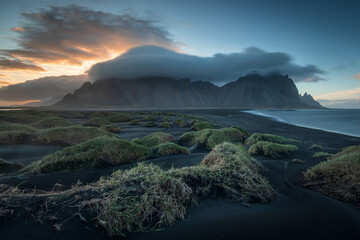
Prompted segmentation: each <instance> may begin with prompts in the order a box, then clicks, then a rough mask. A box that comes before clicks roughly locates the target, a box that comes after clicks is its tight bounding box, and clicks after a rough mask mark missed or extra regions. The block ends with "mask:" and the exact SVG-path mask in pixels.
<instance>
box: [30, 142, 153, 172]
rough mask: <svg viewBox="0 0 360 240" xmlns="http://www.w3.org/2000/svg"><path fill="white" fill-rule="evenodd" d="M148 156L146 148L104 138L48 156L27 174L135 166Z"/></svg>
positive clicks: (34, 164) (32, 166)
mask: <svg viewBox="0 0 360 240" xmlns="http://www.w3.org/2000/svg"><path fill="white" fill-rule="evenodd" d="M149 155H150V150H149V148H147V147H143V146H140V145H138V144H135V143H132V142H129V141H127V140H123V139H120V138H117V137H114V136H102V137H98V138H95V139H92V140H89V141H87V142H84V143H81V144H77V145H75V146H71V147H67V148H65V149H63V150H61V151H58V152H55V153H52V154H49V155H47V156H45V157H44V158H43V159H41V160H39V161H36V162H33V163H32V164H30V165H29V166H28V167H26V168H25V169H24V172H25V173H28V174H41V173H51V172H60V171H72V170H79V169H89V168H97V167H102V166H106V165H118V164H124V163H132V162H136V161H139V160H142V159H146V158H148V157H149Z"/></svg>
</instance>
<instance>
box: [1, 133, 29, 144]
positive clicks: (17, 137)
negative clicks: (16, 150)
mask: <svg viewBox="0 0 360 240" xmlns="http://www.w3.org/2000/svg"><path fill="white" fill-rule="evenodd" d="M32 133H33V132H32V131H28V130H13V131H2V132H0V144H17V143H22V142H24V140H26V139H27V138H28V137H29V136H30V135H31V134H32Z"/></svg>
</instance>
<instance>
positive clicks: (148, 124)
mask: <svg viewBox="0 0 360 240" xmlns="http://www.w3.org/2000/svg"><path fill="white" fill-rule="evenodd" d="M143 127H156V123H155V122H153V121H151V122H147V123H144V124H143Z"/></svg>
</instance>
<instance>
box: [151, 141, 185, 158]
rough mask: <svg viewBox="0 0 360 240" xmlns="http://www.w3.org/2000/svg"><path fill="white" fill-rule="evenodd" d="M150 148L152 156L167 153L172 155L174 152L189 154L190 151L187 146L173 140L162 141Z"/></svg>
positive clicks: (165, 154)
mask: <svg viewBox="0 0 360 240" xmlns="http://www.w3.org/2000/svg"><path fill="white" fill-rule="evenodd" d="M151 150H152V152H153V155H154V156H167V155H174V154H189V153H190V151H189V149H188V148H187V147H182V146H179V145H177V144H176V143H173V142H166V143H162V144H160V145H157V146H156V147H153V148H152V149H151Z"/></svg>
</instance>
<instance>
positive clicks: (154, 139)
mask: <svg viewBox="0 0 360 240" xmlns="http://www.w3.org/2000/svg"><path fill="white" fill-rule="evenodd" d="M173 141H175V138H174V136H173V135H171V134H168V133H163V132H155V133H152V134H150V135H147V136H145V137H143V138H141V139H139V138H135V139H133V140H132V142H134V143H136V144H140V145H142V146H146V147H149V148H152V147H155V146H157V145H159V144H163V143H166V142H173Z"/></svg>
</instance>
